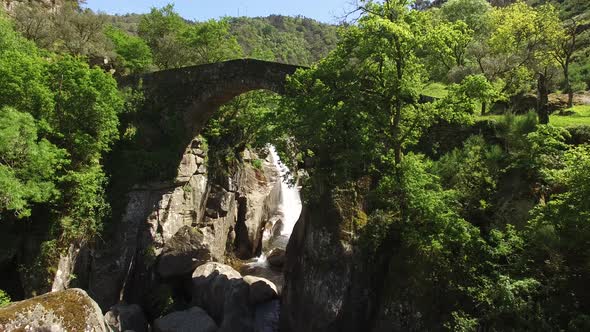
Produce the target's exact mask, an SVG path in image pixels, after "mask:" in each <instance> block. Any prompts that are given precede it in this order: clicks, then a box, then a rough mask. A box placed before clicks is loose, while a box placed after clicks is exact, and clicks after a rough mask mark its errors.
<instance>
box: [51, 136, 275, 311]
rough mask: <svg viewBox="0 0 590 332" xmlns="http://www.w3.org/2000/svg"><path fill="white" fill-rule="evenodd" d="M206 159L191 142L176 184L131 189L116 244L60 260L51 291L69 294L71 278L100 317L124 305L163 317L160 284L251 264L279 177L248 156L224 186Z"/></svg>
mask: <svg viewBox="0 0 590 332" xmlns="http://www.w3.org/2000/svg"><path fill="white" fill-rule="evenodd" d="M207 152H208V151H206V145H205V144H204V143H203V141H202V139H200V138H195V139H193V140H192V141H191V143H190V144H189V145H188V146H187V148H186V150H185V152H184V154H183V156H182V161H181V163H180V165H179V167H178V172H177V176H176V178H175V179H174V180H173V181H170V182H158V183H145V184H141V185H136V186H135V187H134V188H133V190H132V191H131V192H130V193H129V194H128V203H127V208H126V210H125V213H124V215H123V217H122V220H121V222H120V224H119V225H118V227H117V229H116V231H115V232H112V234H113V237H112V238H108V239H103V240H104V242H103V243H101V244H99V245H97V246H95V247H93V248H83V249H79V248H72V250H70V251H69V252H68V254H67V255H64V256H62V257H61V259H60V264H59V269H58V273H57V274H56V276H57V277H56V279H55V281H54V289H53V290H61V289H65V288H67V287H68V286H69V284H70V281H69V280H68V279H69V277H70V276H71V275H76V277H77V278H76V280H75V285H76V286H79V287H82V288H84V289H87V290H88V293H89V295H90V296H91V297H92V298H93V299H95V300H96V301H97V302H98V304H99V305H100V307H101V308H102V309H103V310H104V311H106V310H108V309H109V308H110V307H111V306H113V305H115V304H117V303H120V302H126V303H137V304H142V305H143V306H146V307H152V308H145V309H146V311H148V314H149V313H150V312H153V313H154V314H156V311H157V310H159V309H161V308H154V307H158V305H159V304H158V303H156V302H159V301H160V300H161V299H160V297H162V296H164V297H168V294H167V293H166V292H164V293H165V294H155V293H158V290H159V289H162V285H163V284H172V285H174V284H181V283H182V280H186V279H187V278H190V275H191V273H192V272H193V270H194V269H195V268H196V267H197V266H199V265H202V264H204V263H207V262H219V263H224V262H227V261H228V257H230V258H231V257H233V256H234V255H237V256H240V257H241V258H244V259H247V258H251V257H253V256H255V255H256V253H257V252H259V250H260V243H261V239H262V231H263V228H264V225H265V223H266V220H267V219H268V217H269V216H270V215H271V214H272V213H273V211H274V210H276V208H277V206H278V203H279V199H280V197H279V196H280V191H279V190H280V178H279V175H278V171H277V170H276V169H275V167H274V165H273V163H272V160H269V159H263V163H262V166H261V167H260V168H256V167H254V166H253V165H252V163H251V161H252V160H253V159H258V158H260V157H259V156H258V155H257V154H256V153H254V152H252V151H245V152H244V154H243V156H242V160H241V162H240V164H239V166H238V167H237V169H235V170H228V172H227V173H228V174H229V175H228V176H227V178H225V179H221V180H219V179H211V178H210V177H209V171H208V169H207ZM269 158H270V157H269ZM179 280H180V281H179ZM169 288H170V287H166V289H169ZM171 288H174V287H171Z"/></svg>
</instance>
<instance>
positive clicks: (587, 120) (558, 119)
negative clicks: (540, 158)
mask: <svg viewBox="0 0 590 332" xmlns="http://www.w3.org/2000/svg"><path fill="white" fill-rule="evenodd" d="M571 111H573V112H575V114H573V115H567V116H563V115H557V114H554V115H551V116H550V117H549V123H550V124H552V125H554V126H557V127H575V126H590V105H578V106H574V107H573V108H572V109H571ZM501 117H502V115H485V116H480V115H478V116H477V119H478V120H490V119H491V120H498V119H500V118H501Z"/></svg>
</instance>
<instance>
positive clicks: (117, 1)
mask: <svg viewBox="0 0 590 332" xmlns="http://www.w3.org/2000/svg"><path fill="white" fill-rule="evenodd" d="M170 2H173V3H174V4H175V8H176V11H178V12H179V13H180V15H182V16H183V17H184V18H186V19H190V20H198V21H203V20H207V19H210V18H219V17H221V16H238V13H239V15H240V16H267V15H270V14H282V15H303V16H306V17H310V18H314V19H316V20H319V21H322V22H327V23H337V22H338V21H339V18H341V17H342V16H343V15H344V13H345V12H346V11H347V10H348V9H350V8H351V7H352V6H351V5H350V4H351V3H352V1H351V0H282V1H279V0H250V1H247V0H213V1H211V0H175V1H174V0H87V2H86V7H89V8H92V9H93V10H95V11H98V10H100V11H103V12H106V13H109V14H126V13H146V12H149V10H150V8H151V7H162V6H164V5H166V4H168V3H170Z"/></svg>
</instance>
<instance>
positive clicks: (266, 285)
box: [243, 276, 279, 305]
mask: <svg viewBox="0 0 590 332" xmlns="http://www.w3.org/2000/svg"><path fill="white" fill-rule="evenodd" d="M243 280H244V281H245V282H246V283H247V284H248V285H250V295H249V297H248V299H249V301H250V304H253V305H256V304H260V303H264V302H268V301H270V300H273V299H276V298H277V297H278V296H279V292H278V291H277V286H275V284H273V283H272V282H271V281H270V280H268V279H264V278H261V277H255V276H244V278H243Z"/></svg>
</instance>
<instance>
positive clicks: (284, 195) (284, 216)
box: [269, 145, 301, 238]
mask: <svg viewBox="0 0 590 332" xmlns="http://www.w3.org/2000/svg"><path fill="white" fill-rule="evenodd" d="M269 150H270V154H271V155H272V160H273V163H274V165H275V167H276V168H277V170H278V171H279V174H280V176H281V200H280V203H279V208H278V212H277V214H278V215H279V216H280V217H281V220H282V222H283V228H282V230H281V235H282V236H286V237H287V238H289V237H290V236H291V233H293V227H295V223H296V222H297V220H298V219H299V215H300V214H301V197H300V196H299V189H298V188H297V185H291V184H289V182H292V183H294V181H293V180H294V179H293V176H292V175H290V173H289V168H287V166H285V165H284V164H283V163H282V162H281V160H280V158H279V155H278V154H277V150H276V148H275V147H274V146H272V145H270V146H269Z"/></svg>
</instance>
